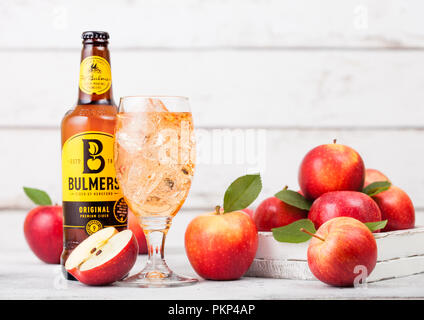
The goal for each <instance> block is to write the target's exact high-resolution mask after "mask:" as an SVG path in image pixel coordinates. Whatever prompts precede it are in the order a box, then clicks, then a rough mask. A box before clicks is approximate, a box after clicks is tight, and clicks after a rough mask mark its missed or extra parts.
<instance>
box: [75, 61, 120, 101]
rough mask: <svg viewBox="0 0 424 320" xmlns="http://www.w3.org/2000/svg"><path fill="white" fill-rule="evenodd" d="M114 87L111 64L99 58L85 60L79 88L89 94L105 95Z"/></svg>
mask: <svg viewBox="0 0 424 320" xmlns="http://www.w3.org/2000/svg"><path fill="white" fill-rule="evenodd" d="M111 85H112V74H111V71H110V64H109V62H107V60H106V59H104V58H102V57H99V56H90V57H87V58H85V59H84V60H83V61H82V62H81V65H80V80H79V87H80V89H81V91H82V92H85V93H87V94H93V93H95V94H103V93H105V92H107V91H108V90H109V89H110V86H111Z"/></svg>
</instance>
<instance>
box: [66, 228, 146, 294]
mask: <svg viewBox="0 0 424 320" xmlns="http://www.w3.org/2000/svg"><path fill="white" fill-rule="evenodd" d="M137 255H138V244H137V239H136V238H135V236H134V234H133V233H132V231H131V230H124V231H121V232H118V230H116V229H115V228H113V227H108V228H104V229H101V230H99V231H97V232H96V233H94V234H92V235H91V236H89V237H88V238H87V239H85V240H84V241H83V242H81V243H80V244H79V245H78V246H77V247H76V248H75V249H74V250H73V251H72V253H71V254H70V255H69V257H68V259H67V260H66V263H65V269H66V270H67V271H68V272H69V273H70V274H72V275H73V276H74V277H75V278H76V279H78V280H79V281H80V282H82V283H84V284H87V285H92V286H100V285H106V284H110V283H112V282H115V281H118V280H121V279H122V278H123V277H124V276H125V275H127V274H128V272H129V271H130V270H131V268H132V267H133V266H134V264H135V262H136V260H137Z"/></svg>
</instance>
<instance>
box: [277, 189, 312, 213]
mask: <svg viewBox="0 0 424 320" xmlns="http://www.w3.org/2000/svg"><path fill="white" fill-rule="evenodd" d="M275 196H276V197H277V198H278V199H280V200H281V201H283V202H285V203H287V204H289V205H291V206H293V207H296V208H299V209H302V210H308V211H309V210H310V209H311V206H312V201H309V200H308V199H306V198H305V197H304V196H302V195H301V194H300V193H298V192H296V191H292V190H287V189H284V190H281V191H280V192H278V193H276V194H275Z"/></svg>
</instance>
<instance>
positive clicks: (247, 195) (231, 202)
mask: <svg viewBox="0 0 424 320" xmlns="http://www.w3.org/2000/svg"><path fill="white" fill-rule="evenodd" d="M261 189H262V182H261V176H260V174H259V173H258V174H248V175H245V176H242V177H240V178H237V179H236V180H235V181H234V182H233V183H231V185H230V186H229V187H228V189H227V191H225V195H224V213H225V212H231V211H237V210H242V209H244V208H247V207H248V206H249V205H250V204H251V203H252V202H253V201H255V199H256V198H257V197H258V195H259V193H260V192H261Z"/></svg>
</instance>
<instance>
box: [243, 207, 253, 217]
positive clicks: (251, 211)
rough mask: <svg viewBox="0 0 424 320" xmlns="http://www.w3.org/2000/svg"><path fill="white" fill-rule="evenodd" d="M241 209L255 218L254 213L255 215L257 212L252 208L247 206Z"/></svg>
mask: <svg viewBox="0 0 424 320" xmlns="http://www.w3.org/2000/svg"><path fill="white" fill-rule="evenodd" d="M241 211H243V212H244V213H247V214H248V215H249V217H251V218H252V219H253V215H254V213H255V212H254V211H253V210H252V209H250V208H245V209H243V210H241Z"/></svg>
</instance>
